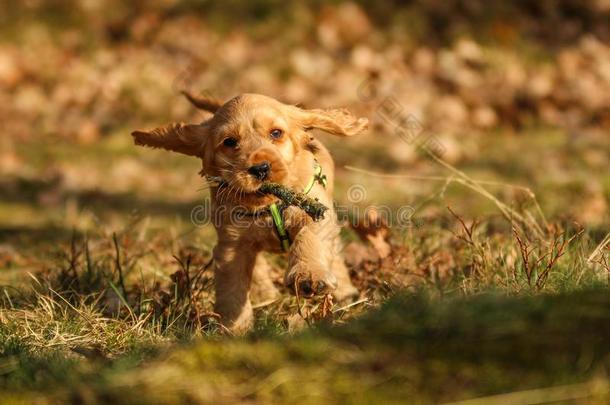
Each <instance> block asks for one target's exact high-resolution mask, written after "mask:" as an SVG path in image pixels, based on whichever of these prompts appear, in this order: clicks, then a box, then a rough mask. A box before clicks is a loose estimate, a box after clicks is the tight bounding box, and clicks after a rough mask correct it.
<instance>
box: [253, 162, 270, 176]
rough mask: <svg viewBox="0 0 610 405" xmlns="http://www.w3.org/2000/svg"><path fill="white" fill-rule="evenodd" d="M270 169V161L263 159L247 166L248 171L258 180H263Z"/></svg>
mask: <svg viewBox="0 0 610 405" xmlns="http://www.w3.org/2000/svg"><path fill="white" fill-rule="evenodd" d="M270 170H271V163H269V162H267V161H265V162H262V163H259V164H256V165H253V166H250V167H249V168H248V173H250V174H251V175H252V176H254V177H256V178H257V179H259V180H265V179H266V178H267V177H268V176H269V171H270Z"/></svg>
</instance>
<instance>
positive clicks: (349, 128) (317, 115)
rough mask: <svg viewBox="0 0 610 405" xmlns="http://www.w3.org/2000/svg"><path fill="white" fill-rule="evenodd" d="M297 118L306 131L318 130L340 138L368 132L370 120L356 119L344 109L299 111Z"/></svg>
mask: <svg viewBox="0 0 610 405" xmlns="http://www.w3.org/2000/svg"><path fill="white" fill-rule="evenodd" d="M297 110H298V111H297V114H296V115H297V117H298V119H299V120H300V121H301V125H302V126H303V127H304V128H305V129H312V128H317V129H320V130H322V131H324V132H328V133H330V134H333V135H339V136H353V135H357V134H359V133H361V132H362V131H364V130H366V129H367V128H368V125H369V120H368V119H366V118H356V116H354V114H352V113H351V112H349V111H348V110H346V109H344V108H329V109H323V110H321V109H315V110H302V109H300V108H298V109H297Z"/></svg>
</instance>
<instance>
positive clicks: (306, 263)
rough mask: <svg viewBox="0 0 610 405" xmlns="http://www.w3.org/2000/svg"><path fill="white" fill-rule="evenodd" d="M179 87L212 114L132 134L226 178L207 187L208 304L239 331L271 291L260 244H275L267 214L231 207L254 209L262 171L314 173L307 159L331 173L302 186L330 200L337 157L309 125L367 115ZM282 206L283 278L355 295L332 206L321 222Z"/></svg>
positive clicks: (300, 176)
mask: <svg viewBox="0 0 610 405" xmlns="http://www.w3.org/2000/svg"><path fill="white" fill-rule="evenodd" d="M185 95H186V96H187V98H188V99H189V100H190V101H191V102H192V103H193V104H194V105H195V106H197V107H198V108H201V109H204V110H207V111H209V112H212V113H213V114H214V115H213V117H212V118H210V119H209V120H207V121H205V122H203V123H201V124H171V125H169V126H166V127H162V128H158V129H154V130H152V131H135V132H133V133H132V135H133V137H134V140H135V143H136V144H137V145H145V146H150V147H154V148H164V149H167V150H171V151H175V152H179V153H183V154H186V155H190V156H195V157H198V158H200V159H201V160H202V166H203V168H202V174H205V175H210V176H218V177H222V178H223V179H224V181H225V183H224V184H223V185H220V186H215V187H213V188H212V189H211V195H212V218H214V225H215V228H216V232H217V234H218V244H217V245H216V247H215V248H214V253H213V256H214V263H215V266H214V268H215V281H216V285H215V290H216V305H215V310H216V312H218V313H219V314H220V315H221V320H222V323H223V324H224V325H225V326H226V327H227V328H229V329H230V330H232V331H234V332H236V333H240V332H243V331H245V330H247V329H248V328H249V327H250V325H251V323H252V304H251V302H250V300H251V298H252V299H253V300H269V299H272V298H275V297H276V296H277V294H278V292H277V290H276V289H275V286H274V285H273V283H272V281H271V279H270V277H269V265H268V264H267V263H266V261H265V259H264V257H263V256H262V254H261V252H263V251H267V252H278V253H279V252H281V249H280V241H279V238H278V236H277V234H276V232H275V228H274V227H273V223H272V220H271V217H270V216H269V215H258V216H250V215H246V216H239V217H236V215H235V213H236V212H240V213H244V212H245V213H252V212H255V211H256V210H259V209H261V208H264V207H266V206H268V205H269V204H271V203H272V202H274V201H275V200H276V198H275V197H273V196H268V195H267V196H260V195H258V194H257V193H256V191H257V189H258V188H259V187H260V186H261V184H262V182H263V181H273V182H277V183H280V184H283V185H285V186H288V187H290V188H292V189H294V190H298V191H301V190H303V188H304V187H305V186H306V185H307V183H308V182H309V181H310V179H311V178H312V176H313V174H314V159H317V161H318V162H319V164H320V165H321V166H322V168H323V171H324V174H326V176H327V177H328V186H327V187H326V188H324V187H322V186H321V185H320V184H317V183H316V184H315V185H314V187H313V188H312V190H311V191H310V192H309V195H310V196H311V197H314V198H318V199H319V200H320V202H322V203H323V204H325V205H326V206H328V207H332V206H333V200H332V194H333V177H334V164H333V161H332V158H331V156H330V154H329V153H328V150H327V149H326V148H325V147H324V146H323V145H322V144H321V143H319V141H317V140H316V139H315V138H314V137H313V136H312V135H311V133H310V132H309V130H311V129H320V130H322V131H325V132H328V133H331V134H334V135H338V136H352V135H356V134H358V133H360V132H362V131H363V130H365V129H366V127H367V125H368V121H367V119H366V118H359V119H357V118H356V117H354V116H353V115H352V114H351V113H349V112H348V111H346V110H342V109H325V110H319V109H318V110H305V109H301V108H298V107H295V106H291V105H286V104H283V103H281V102H279V101H277V100H274V99H272V98H270V97H266V96H263V95H258V94H243V95H240V96H238V97H235V98H233V99H231V100H229V101H228V102H226V103H224V104H222V103H221V102H218V101H217V100H215V99H211V98H206V97H198V96H194V95H192V94H188V93H185ZM261 164H268V165H270V170H269V171H268V172H265V173H263V174H260V176H264V178H262V177H259V175H256V176H255V175H253V174H252V170H253V169H252V168H253V167H259V166H260V165H261ZM257 165H258V166H257ZM249 170H250V171H249ZM283 216H284V221H285V226H286V229H287V231H288V234H289V235H290V238H291V240H292V245H291V247H290V251H289V252H288V255H289V257H288V269H287V271H286V274H285V279H284V281H285V284H286V286H288V287H289V288H291V289H292V290H293V291H294V288H297V289H298V290H299V294H300V295H302V296H308V295H309V296H311V295H314V294H326V293H329V292H332V293H333V295H334V296H335V298H336V299H338V300H344V299H349V298H354V297H355V296H357V295H358V291H357V290H356V288H355V287H354V286H353V285H352V283H351V281H350V279H349V274H348V270H347V268H346V267H345V264H344V262H343V257H342V256H341V252H340V251H341V245H340V240H339V237H338V236H339V226H338V224H337V220H336V215H335V213H334V211H332V210H329V211H328V212H327V213H326V215H325V217H324V219H323V220H321V221H318V222H314V221H312V220H311V219H310V218H309V217H308V216H307V214H305V213H304V212H303V211H302V210H300V209H299V208H296V207H288V208H286V209H285V210H284V212H283Z"/></svg>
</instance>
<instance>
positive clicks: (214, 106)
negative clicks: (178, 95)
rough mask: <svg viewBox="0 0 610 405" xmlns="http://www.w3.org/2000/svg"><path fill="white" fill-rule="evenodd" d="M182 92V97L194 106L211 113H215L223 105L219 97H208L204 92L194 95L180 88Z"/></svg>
mask: <svg viewBox="0 0 610 405" xmlns="http://www.w3.org/2000/svg"><path fill="white" fill-rule="evenodd" d="M182 94H184V97H186V98H187V99H188V101H190V102H191V104H193V105H194V106H195V107H197V108H199V109H200V110H205V111H209V112H211V113H215V112H216V111H217V110H218V109H219V108H220V107H222V105H223V102H222V101H220V100H219V99H217V98H213V97H209V96H207V95H205V94H203V95H195V94H193V93H191V92H189V91H187V90H182Z"/></svg>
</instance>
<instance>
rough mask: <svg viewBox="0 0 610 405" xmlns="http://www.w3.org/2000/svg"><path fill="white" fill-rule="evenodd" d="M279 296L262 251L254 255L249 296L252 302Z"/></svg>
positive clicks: (259, 302) (271, 299) (255, 302)
mask: <svg viewBox="0 0 610 405" xmlns="http://www.w3.org/2000/svg"><path fill="white" fill-rule="evenodd" d="M279 296H280V292H279V291H278V290H277V288H276V287H275V284H273V280H272V279H271V266H269V263H267V260H266V259H265V257H264V256H263V254H262V253H259V254H258V255H257V256H256V263H255V265H254V270H253V272H252V286H251V288H250V297H251V300H252V302H253V303H254V304H262V303H264V302H269V301H273V300H275V299H276V298H278V297H279Z"/></svg>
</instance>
